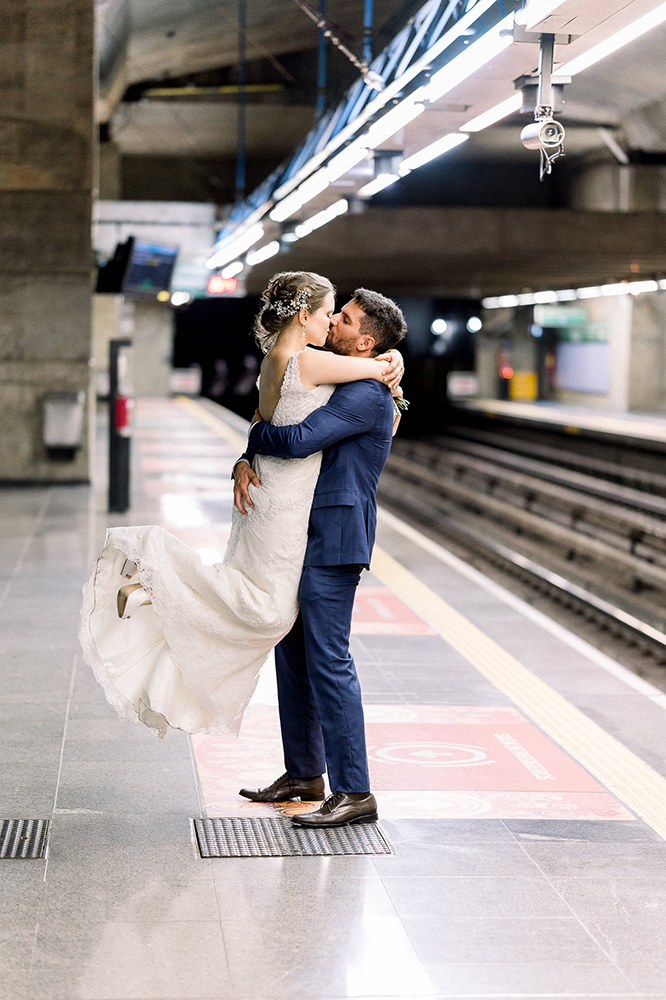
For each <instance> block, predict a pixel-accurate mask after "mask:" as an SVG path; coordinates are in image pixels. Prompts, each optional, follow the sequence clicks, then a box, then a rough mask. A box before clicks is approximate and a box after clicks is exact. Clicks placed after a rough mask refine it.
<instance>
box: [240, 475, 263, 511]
mask: <svg viewBox="0 0 666 1000" xmlns="http://www.w3.org/2000/svg"><path fill="white" fill-rule="evenodd" d="M250 485H252V486H261V482H260V480H259V477H258V476H257V474H256V472H255V471H254V469H253V468H252V466H251V465H248V463H247V462H237V463H236V468H235V469H234V507H235V508H236V510H237V511H240V513H241V514H247V510H246V509H245V507H244V506H243V503H244V502H245V503H246V504H247V505H248V506H249V507H254V504H253V503H252V500H251V499H250V491H249V488H248V487H249V486H250Z"/></svg>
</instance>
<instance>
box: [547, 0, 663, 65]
mask: <svg viewBox="0 0 666 1000" xmlns="http://www.w3.org/2000/svg"><path fill="white" fill-rule="evenodd" d="M664 21H666V3H662V4H660V5H659V7H657V8H656V9H655V10H653V11H650V13H649V14H645V15H644V16H643V17H639V18H638V20H637V21H634V23H633V24H629V25H627V26H626V27H625V28H622V29H621V30H620V31H617V32H616V33H615V34H614V35H611V36H610V38H607V39H606V40H605V41H603V42H599V44H598V45H593V46H592V48H591V49H588V50H587V52H583V53H582V55H580V56H576V57H575V58H574V59H572V60H571V61H570V62H568V63H564V65H563V66H558V67H557V72H558V74H564V75H566V76H575V75H576V74H577V73H581V72H582V71H583V70H584V69H588V68H589V67H590V66H594V64H595V63H598V62H599V61H600V60H601V59H605V58H606V56H609V55H611V54H612V53H613V52H617V50H618V49H621V48H622V47H623V46H624V45H628V44H629V42H633V41H634V39H635V38H640V36H641V35H644V34H645V33H646V31H650V29H651V28H656V27H657V26H658V25H659V24H663V23H664Z"/></svg>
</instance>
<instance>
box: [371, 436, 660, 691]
mask: <svg viewBox="0 0 666 1000" xmlns="http://www.w3.org/2000/svg"><path fill="white" fill-rule="evenodd" d="M507 440H508V439H507V436H506V434H504V435H500V434H497V433H494V432H486V431H481V430H472V429H469V428H453V429H451V431H450V433H449V434H448V435H447V436H446V437H440V438H432V439H430V440H426V441H410V440H407V439H403V438H397V439H396V440H395V441H394V445H393V449H392V452H391V456H390V458H389V461H388V463H387V466H386V469H385V471H384V473H383V475H382V478H381V481H380V499H381V502H382V503H383V504H384V505H385V506H387V507H389V508H391V509H393V510H394V511H395V512H396V513H402V514H403V515H404V514H409V517H410V520H411V521H412V522H414V521H416V522H417V523H418V524H419V526H421V527H423V528H426V529H427V530H429V531H430V532H431V533H433V534H435V535H436V536H439V537H442V536H443V537H445V538H446V539H448V540H449V541H451V542H453V543H454V544H455V545H456V546H458V547H461V548H462V549H463V550H464V551H465V552H467V553H470V554H472V555H473V556H474V557H476V559H477V561H478V560H479V559H480V560H481V561H482V562H484V563H486V564H489V565H492V566H493V567H495V568H496V569H497V570H498V571H499V572H500V573H501V574H504V575H505V576H506V575H507V574H508V575H509V576H510V577H512V578H513V579H515V580H518V581H520V583H521V585H522V586H523V588H524V587H527V588H529V589H531V590H532V591H537V592H538V593H539V594H541V595H543V596H545V597H546V598H548V599H549V600H551V601H552V600H553V599H554V600H555V601H557V602H558V604H559V605H560V606H561V607H563V608H565V609H567V610H568V611H569V612H573V613H574V614H575V615H576V616H578V617H579V618H582V619H583V620H585V622H587V623H588V624H589V623H591V624H592V625H594V626H596V627H601V628H602V629H603V630H604V631H605V632H606V633H607V634H610V635H611V636H612V638H613V639H614V640H619V641H620V642H622V643H624V644H625V645H626V646H627V647H630V648H631V649H632V650H634V651H638V653H639V655H640V656H643V657H644V656H645V655H646V654H648V655H649V657H650V658H651V659H652V661H653V663H655V664H659V665H660V667H659V674H660V676H661V675H663V673H664V671H663V665H666V476H664V475H662V474H661V473H660V472H659V471H652V470H643V469H637V468H632V467H629V466H627V465H626V464H624V463H623V462H617V461H612V460H610V461H609V460H606V459H605V458H599V457H597V458H590V457H587V456H585V455H584V454H580V453H571V452H569V451H566V450H565V449H558V448H553V447H552V446H549V445H543V444H540V443H538V442H537V443H535V442H533V441H529V442H527V441H524V440H514V439H511V440H510V443H509V444H508V445H507ZM628 665H631V666H632V667H633V668H634V669H636V667H635V664H633V663H632V664H628ZM638 672H642V673H644V672H645V671H642V670H639V671H638ZM664 680H666V678H664Z"/></svg>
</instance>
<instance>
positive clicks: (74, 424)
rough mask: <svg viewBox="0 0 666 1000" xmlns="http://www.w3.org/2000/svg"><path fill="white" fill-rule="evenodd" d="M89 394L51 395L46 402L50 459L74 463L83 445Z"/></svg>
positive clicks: (62, 393) (46, 427) (46, 435)
mask: <svg viewBox="0 0 666 1000" xmlns="http://www.w3.org/2000/svg"><path fill="white" fill-rule="evenodd" d="M85 404H86V394H85V392H51V393H49V394H48V396H45V398H44V421H43V428H44V429H43V438H44V446H45V448H46V450H47V452H48V453H49V458H51V459H55V460H60V461H66V462H71V461H72V460H73V459H74V457H75V455H76V452H77V451H78V449H79V448H80V447H81V445H82V443H83V427H84V418H85Z"/></svg>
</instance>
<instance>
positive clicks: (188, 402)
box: [176, 396, 247, 455]
mask: <svg viewBox="0 0 666 1000" xmlns="http://www.w3.org/2000/svg"><path fill="white" fill-rule="evenodd" d="M176 402H177V403H180V405H181V406H183V407H184V408H185V409H186V410H189V411H190V413H191V414H192V416H193V417H196V418H197V420H200V421H201V422H202V424H206V426H207V427H210V429H211V430H213V431H215V433H216V434H217V436H218V437H221V438H222V440H223V441H226V442H227V444H228V445H231V447H232V448H234V449H235V450H236V451H237V452H238V454H239V455H242V454H243V452H244V451H246V450H247V437H244V436H243V435H242V434H239V433H238V431H235V430H234V429H233V427H230V426H229V424H225V422H224V420H221V419H220V418H219V417H216V416H215V415H214V414H213V413H209V412H208V410H207V409H206V408H205V407H204V406H202V405H201V403H197V402H195V400H193V399H189V398H188V397H187V396H177V397H176Z"/></svg>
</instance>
